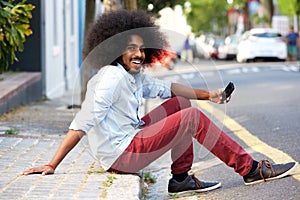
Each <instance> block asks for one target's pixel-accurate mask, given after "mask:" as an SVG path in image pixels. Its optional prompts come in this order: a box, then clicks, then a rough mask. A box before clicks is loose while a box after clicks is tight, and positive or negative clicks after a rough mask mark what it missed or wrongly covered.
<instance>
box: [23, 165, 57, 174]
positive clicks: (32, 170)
mask: <svg viewBox="0 0 300 200" xmlns="http://www.w3.org/2000/svg"><path fill="white" fill-rule="evenodd" d="M35 173H40V174H42V175H43V176H44V175H47V174H51V173H53V172H51V169H49V168H48V167H44V166H43V167H34V168H30V169H27V170H25V171H23V173H22V174H23V175H29V174H35Z"/></svg>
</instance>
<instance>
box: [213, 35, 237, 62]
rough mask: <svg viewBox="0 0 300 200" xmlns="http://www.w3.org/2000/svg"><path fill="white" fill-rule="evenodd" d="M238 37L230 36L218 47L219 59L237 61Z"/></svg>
mask: <svg viewBox="0 0 300 200" xmlns="http://www.w3.org/2000/svg"><path fill="white" fill-rule="evenodd" d="M239 38H240V37H239V36H238V35H229V36H227V37H226V38H225V40H224V41H223V42H222V43H221V44H220V46H219V47H218V59H226V60H227V59H235V58H236V54H237V47H238V43H239Z"/></svg>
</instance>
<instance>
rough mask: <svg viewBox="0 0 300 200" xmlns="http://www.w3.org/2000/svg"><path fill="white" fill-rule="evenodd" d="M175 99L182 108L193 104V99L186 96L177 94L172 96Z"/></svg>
mask: <svg viewBox="0 0 300 200" xmlns="http://www.w3.org/2000/svg"><path fill="white" fill-rule="evenodd" d="M172 99H173V100H174V101H177V102H178V104H179V105H180V108H181V109H185V108H189V107H191V106H192V104H191V101H190V100H189V99H187V98H185V97H181V96H176V97H173V98H172Z"/></svg>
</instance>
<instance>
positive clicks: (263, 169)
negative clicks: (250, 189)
mask: <svg viewBox="0 0 300 200" xmlns="http://www.w3.org/2000/svg"><path fill="white" fill-rule="evenodd" d="M297 165H298V163H297V162H289V163H286V164H271V163H270V162H269V161H268V160H262V161H260V162H259V163H258V166H257V169H256V170H255V171H254V172H252V173H251V174H248V175H246V176H244V177H243V178H244V182H245V185H252V184H256V183H261V182H264V181H269V180H275V179H279V178H283V177H285V176H287V175H288V174H289V173H290V172H291V171H293V170H294V169H295V168H296V166H297Z"/></svg>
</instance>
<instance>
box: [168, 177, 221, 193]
mask: <svg viewBox="0 0 300 200" xmlns="http://www.w3.org/2000/svg"><path fill="white" fill-rule="evenodd" d="M219 187H221V183H220V182H203V181H200V180H198V179H197V178H196V177H195V176H194V175H188V177H187V178H186V179H185V180H184V181H182V182H177V181H176V180H175V179H174V178H171V179H170V180H169V186H168V192H169V194H183V193H186V192H206V191H210V190H214V189H217V188H219Z"/></svg>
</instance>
